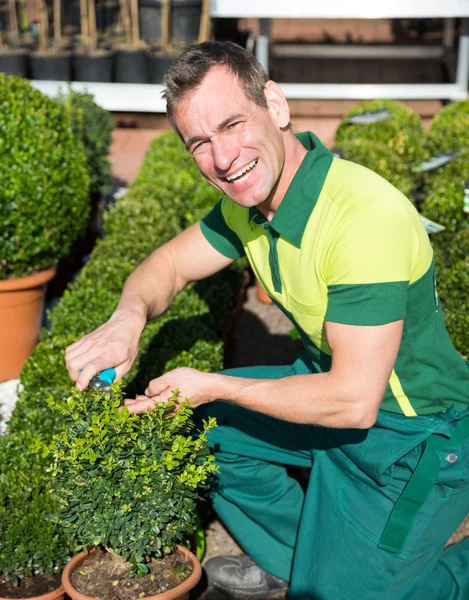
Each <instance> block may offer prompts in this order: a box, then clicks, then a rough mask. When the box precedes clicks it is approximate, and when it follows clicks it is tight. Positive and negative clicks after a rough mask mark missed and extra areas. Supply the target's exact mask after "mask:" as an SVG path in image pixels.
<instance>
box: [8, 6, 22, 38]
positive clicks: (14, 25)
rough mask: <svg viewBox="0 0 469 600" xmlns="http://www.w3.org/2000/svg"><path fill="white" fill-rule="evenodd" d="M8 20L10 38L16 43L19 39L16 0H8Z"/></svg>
mask: <svg viewBox="0 0 469 600" xmlns="http://www.w3.org/2000/svg"><path fill="white" fill-rule="evenodd" d="M8 20H9V30H10V40H11V41H12V42H13V43H14V44H16V43H18V42H19V41H20V33H19V30H18V18H17V16H16V0H8Z"/></svg>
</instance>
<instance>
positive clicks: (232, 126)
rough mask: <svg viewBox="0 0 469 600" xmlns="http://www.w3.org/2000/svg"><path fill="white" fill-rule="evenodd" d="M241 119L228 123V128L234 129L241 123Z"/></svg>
mask: <svg viewBox="0 0 469 600" xmlns="http://www.w3.org/2000/svg"><path fill="white" fill-rule="evenodd" d="M241 123H242V121H235V122H234V123H230V124H229V125H228V129H236V128H237V127H238V125H241Z"/></svg>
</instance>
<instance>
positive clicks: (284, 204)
mask: <svg viewBox="0 0 469 600" xmlns="http://www.w3.org/2000/svg"><path fill="white" fill-rule="evenodd" d="M296 137H297V139H298V140H299V141H300V142H301V143H302V144H303V146H304V147H305V148H306V150H307V153H306V156H305V157H304V159H303V161H302V163H301V165H300V167H299V169H298V171H297V172H296V173H295V176H294V177H293V179H292V182H291V183H290V186H289V188H288V190H287V193H286V194H285V196H284V197H283V200H282V201H281V202H280V205H279V207H278V208H277V211H276V212H275V215H274V216H273V218H272V221H270V224H269V225H270V227H272V228H273V229H275V231H277V233H279V234H280V235H281V236H283V237H284V238H286V239H287V240H288V241H290V242H292V243H293V244H294V245H295V246H297V247H298V248H299V247H300V246H301V240H302V239H303V234H304V231H305V228H306V225H307V223H308V220H309V217H310V216H311V213H312V212H313V210H314V207H315V206H316V203H317V201H318V198H319V194H320V193H321V190H322V188H323V185H324V182H325V180H326V177H327V173H328V172H329V168H330V166H331V164H332V158H333V157H332V152H331V151H330V150H328V149H327V148H326V147H325V146H324V145H323V144H322V143H321V142H320V141H319V139H318V138H317V137H316V136H315V135H314V133H311V132H310V131H306V132H304V133H298V134H297V135H296ZM251 220H254V222H255V223H257V224H258V225H265V224H266V223H267V220H266V218H265V217H264V215H263V214H262V213H261V212H259V210H258V209H257V208H256V207H252V208H250V209H249V221H251Z"/></svg>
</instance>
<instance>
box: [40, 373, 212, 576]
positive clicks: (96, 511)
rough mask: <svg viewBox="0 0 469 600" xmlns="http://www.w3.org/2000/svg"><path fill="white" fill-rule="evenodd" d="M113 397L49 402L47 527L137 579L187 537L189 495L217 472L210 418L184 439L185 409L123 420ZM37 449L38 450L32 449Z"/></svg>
mask: <svg viewBox="0 0 469 600" xmlns="http://www.w3.org/2000/svg"><path fill="white" fill-rule="evenodd" d="M120 394H121V386H120V384H116V385H115V386H113V394H112V395H111V394H103V393H101V392H96V391H95V390H86V391H84V392H83V393H80V392H78V390H72V393H71V395H70V396H69V397H68V398H67V400H66V401H65V402H63V401H62V399H60V400H58V401H51V404H52V406H53V408H55V410H57V411H58V412H59V413H60V414H61V419H62V422H63V425H64V429H63V431H61V432H60V433H58V434H57V435H56V436H54V439H53V442H52V443H51V444H50V445H43V448H45V452H44V455H45V456H47V455H51V457H52V459H53V465H52V475H53V485H54V490H53V496H54V498H55V499H56V500H57V512H56V516H55V518H54V520H55V521H57V522H58V523H60V524H61V525H62V526H63V527H64V531H65V533H66V534H67V536H68V537H69V538H70V539H71V540H73V541H74V542H75V545H76V547H77V549H88V548H90V547H103V548H106V549H112V551H113V552H115V553H116V554H119V555H120V556H123V557H124V558H125V559H126V560H128V561H129V562H130V564H131V565H132V571H133V572H134V573H136V574H137V575H143V574H144V573H147V572H148V567H147V565H146V563H147V562H148V559H149V558H153V557H160V556H162V555H163V554H164V553H169V552H172V551H173V550H174V547H175V545H176V544H181V543H183V542H184V541H186V540H187V538H188V536H189V535H190V534H192V533H193V530H194V525H195V523H194V517H193V515H194V512H195V508H196V504H195V503H196V501H197V500H198V499H199V495H198V493H197V488H198V487H199V486H200V485H203V484H204V483H206V481H207V477H208V476H209V475H210V474H211V473H214V472H215V471H216V470H217V469H216V467H215V464H214V456H212V455H210V454H209V449H208V445H207V438H206V433H207V431H208V430H209V429H210V428H212V427H214V426H215V419H210V420H209V422H206V423H204V426H203V428H202V430H201V431H200V433H199V435H198V436H197V437H196V438H194V437H192V435H191V432H192V421H191V418H190V417H191V415H192V412H193V411H192V409H191V408H190V407H189V406H188V404H187V403H183V404H181V406H180V408H179V410H178V411H177V412H176V413H175V414H174V413H173V409H174V406H175V403H174V401H170V402H168V403H164V402H159V403H158V404H156V405H155V408H154V409H153V410H152V411H145V412H144V413H142V414H141V415H131V414H129V411H128V410H127V409H126V408H123V409H122V410H119V407H120ZM38 449H41V445H39V446H38Z"/></svg>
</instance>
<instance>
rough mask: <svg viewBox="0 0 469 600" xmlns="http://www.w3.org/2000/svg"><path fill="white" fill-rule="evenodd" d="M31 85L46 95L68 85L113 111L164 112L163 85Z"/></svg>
mask: <svg viewBox="0 0 469 600" xmlns="http://www.w3.org/2000/svg"><path fill="white" fill-rule="evenodd" d="M31 85H32V86H33V87H35V88H36V89H37V90H39V91H40V92H42V93H43V94H46V95H47V96H51V97H54V96H57V94H58V93H59V91H62V92H65V93H67V89H68V85H70V86H71V88H72V89H73V90H74V91H76V92H84V91H87V92H89V93H90V94H92V95H93V96H94V101H95V102H96V103H97V104H99V106H101V107H102V108H105V109H106V110H109V111H113V112H148V113H165V112H166V103H165V101H164V100H163V99H162V98H161V92H162V91H163V89H164V88H163V86H162V85H158V84H146V83H92V82H77V81H73V82H71V83H70V84H69V83H68V82H66V81H38V80H34V79H33V80H32V81H31Z"/></svg>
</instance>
